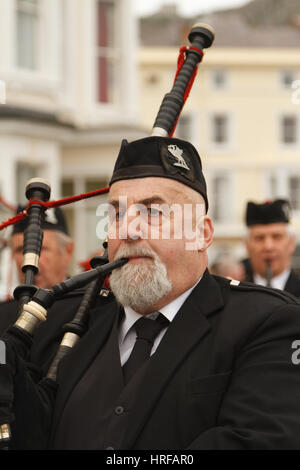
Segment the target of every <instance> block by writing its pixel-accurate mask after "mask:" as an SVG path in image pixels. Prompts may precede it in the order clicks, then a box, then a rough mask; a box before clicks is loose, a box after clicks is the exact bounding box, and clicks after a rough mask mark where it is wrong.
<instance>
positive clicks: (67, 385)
mask: <svg viewBox="0 0 300 470" xmlns="http://www.w3.org/2000/svg"><path fill="white" fill-rule="evenodd" d="M119 312H120V306H119V305H118V304H117V303H116V302H111V303H110V304H109V305H108V306H106V307H105V308H104V310H103V311H102V309H101V310H100V311H99V310H98V309H97V311H96V314H95V319H94V321H93V324H92V327H91V329H90V330H89V331H88V332H87V333H86V335H85V336H84V337H83V338H81V339H80V340H79V342H78V344H77V345H76V347H75V348H74V350H72V351H70V352H69V353H68V355H67V356H66V357H65V358H64V359H63V361H62V363H61V364H60V367H59V370H58V383H60V385H61V386H60V387H59V390H58V394H57V398H56V407H55V414H54V419H53V423H54V424H53V427H52V430H53V432H55V428H56V426H57V423H58V421H59V418H60V416H61V413H62V410H63V409H64V406H65V403H66V401H67V399H68V397H69V395H70V393H71V392H72V390H73V388H74V387H75V385H76V384H77V382H78V381H79V380H80V378H81V377H82V375H83V374H84V373H85V371H86V369H87V368H88V366H89V364H91V362H92V361H93V359H94V358H95V356H96V355H97V353H98V352H99V350H100V349H101V348H102V347H103V345H104V344H105V342H106V340H107V338H108V336H109V334H110V332H111V329H112V327H113V324H114V321H117V319H118V317H119V315H118V314H119Z"/></svg>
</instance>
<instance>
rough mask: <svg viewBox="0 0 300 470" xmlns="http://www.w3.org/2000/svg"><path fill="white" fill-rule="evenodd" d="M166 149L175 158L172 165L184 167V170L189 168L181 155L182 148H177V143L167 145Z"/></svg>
mask: <svg viewBox="0 0 300 470" xmlns="http://www.w3.org/2000/svg"><path fill="white" fill-rule="evenodd" d="M168 151H169V152H170V153H171V154H172V155H173V157H174V158H175V163H173V165H174V166H179V167H181V168H185V169H186V170H190V168H189V167H188V166H187V164H186V161H185V159H184V158H183V156H182V154H183V150H182V149H181V148H179V147H178V146H177V145H168Z"/></svg>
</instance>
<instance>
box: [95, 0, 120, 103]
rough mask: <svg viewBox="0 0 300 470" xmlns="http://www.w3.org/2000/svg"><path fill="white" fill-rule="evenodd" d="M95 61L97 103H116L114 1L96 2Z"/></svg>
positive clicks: (117, 54) (117, 62)
mask: <svg viewBox="0 0 300 470" xmlns="http://www.w3.org/2000/svg"><path fill="white" fill-rule="evenodd" d="M96 7H97V28H96V35H97V36H96V61H97V66H96V70H97V95H96V96H97V101H98V102H99V103H110V104H114V103H115V102H117V101H118V90H119V86H118V85H119V84H118V64H119V54H120V51H119V40H118V27H117V25H118V23H117V19H118V18H117V15H118V8H117V2H116V0H97V2H96Z"/></svg>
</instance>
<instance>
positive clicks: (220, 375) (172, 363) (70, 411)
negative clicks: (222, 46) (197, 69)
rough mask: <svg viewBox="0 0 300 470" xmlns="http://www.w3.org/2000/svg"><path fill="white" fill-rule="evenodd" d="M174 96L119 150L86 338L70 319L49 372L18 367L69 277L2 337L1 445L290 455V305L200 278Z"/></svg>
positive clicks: (190, 171)
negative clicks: (100, 295)
mask: <svg viewBox="0 0 300 470" xmlns="http://www.w3.org/2000/svg"><path fill="white" fill-rule="evenodd" d="M195 37H196V38H195ZM199 38H200V39H199ZM192 39H195V40H194V41H191V42H192V44H193V48H194V49H192V50H190V51H189V52H188V55H187V59H186V61H187V62H188V64H189V60H191V59H192V61H194V63H193V67H192V68H194V66H195V63H196V62H197V61H198V62H199V61H200V58H199V56H200V55H201V49H202V48H203V47H209V45H210V44H211V42H212V39H213V34H212V31H211V29H210V28H206V27H204V26H203V25H200V26H197V27H195V28H194V29H193V30H192ZM196 39H197V40H196ZM195 43H196V44H195ZM199 51H200V52H199ZM183 69H184V67H183ZM178 77H179V78H178V79H179V80H180V74H179V75H178ZM177 84H178V81H177ZM175 85H176V84H175ZM179 101H180V100H179V99H178V94H177V95H176V93H175V95H173V94H172V93H170V94H168V95H166V97H165V99H164V101H163V103H162V106H161V110H160V112H159V114H158V118H157V120H156V122H155V125H154V132H153V135H152V136H151V137H146V138H143V139H140V140H137V141H134V142H127V141H123V142H122V145H121V149H120V152H119V155H118V158H117V161H116V164H115V168H114V171H113V175H112V178H111V181H110V191H109V229H108V246H107V254H108V260H109V262H108V263H107V264H104V265H101V266H100V267H95V268H94V269H93V270H92V271H91V272H90V274H89V276H90V277H89V280H91V279H92V277H91V276H93V275H94V274H93V272H96V274H97V272H98V274H99V275H100V274H101V275H102V277H104V276H105V275H106V274H107V273H108V272H109V273H110V277H109V283H110V289H111V291H112V292H113V294H114V297H115V298H114V300H112V301H110V302H109V303H107V304H105V305H103V306H97V307H94V308H93V309H92V311H91V312H90V321H89V329H88V331H86V332H85V334H84V335H83V336H82V337H81V339H80V341H79V342H76V344H75V346H74V347H70V341H71V339H72V338H73V337H74V336H76V332H77V330H76V328H74V325H75V326H78V324H79V323H80V322H78V321H75V322H74V325H73V328H70V331H69V332H67V333H66V338H65V339H64V341H63V342H62V345H61V348H60V353H59V356H60V358H59V361H54V362H55V373H54V374H53V373H51V374H50V375H48V376H47V377H46V378H45V379H43V380H41V381H39V382H38V383H37V382H36V381H35V380H33V378H32V376H31V374H30V367H29V366H28V365H27V364H26V362H25V360H26V357H28V352H27V351H28V348H29V347H30V336H31V335H32V334H33V330H34V328H33V327H32V325H33V324H34V323H38V321H39V319H40V318H42V317H43V315H44V316H45V315H46V313H45V312H46V310H47V308H48V306H49V305H51V304H52V303H53V301H54V300H53V299H54V297H55V295H56V294H57V293H59V292H62V291H63V290H64V289H67V288H69V287H68V286H67V283H69V281H67V283H65V284H64V285H59V286H55V287H54V288H53V289H52V290H51V291H44V290H38V291H36V292H35V293H34V295H33V297H32V300H31V301H30V302H29V303H27V304H25V306H24V311H23V314H22V315H21V317H20V319H19V320H18V321H17V323H16V324H15V325H13V326H11V327H10V328H9V329H8V331H7V332H6V334H5V335H4V337H3V341H4V344H5V345H6V364H3V365H1V369H0V374H1V384H2V385H1V392H2V393H1V394H0V397H1V401H0V405H1V408H0V419H1V424H2V435H3V442H4V441H7V443H6V445H7V447H8V448H12V449H107V450H109V449H111V450H113V449H116V450H118V449H121V450H140V449H143V450H147V449H157V450H166V449H172V450H183V449H190V450H196V449H198V450H207V449H212V450H222V449H235V450H254V449H276V450H277V449H298V448H300V401H299V390H300V373H299V370H298V369H299V365H298V362H300V361H298V360H297V349H296V347H297V340H300V305H299V302H298V300H297V299H296V298H294V297H293V296H290V295H288V294H285V293H283V292H280V291H277V290H273V289H266V288H264V287H262V286H257V285H254V284H250V283H249V284H248V283H240V282H238V281H235V280H229V279H224V278H221V277H217V276H211V275H210V273H209V272H208V269H207V264H208V258H207V249H208V247H209V246H210V245H211V243H212V238H213V225H212V221H211V220H210V218H209V217H208V215H207V210H208V205H209V202H208V198H207V190H206V183H205V178H204V175H203V172H202V165H201V159H200V157H199V155H198V153H197V151H196V149H195V148H194V147H193V145H191V144H190V143H189V142H186V141H183V140H179V139H176V138H172V137H170V134H171V130H172V126H173V125H174V122H175V120H174V116H175V118H176V115H178V109H179V108H180V107H182V104H180V103H178V102H179ZM169 108H170V109H169ZM175 108H177V110H176V109H175ZM174 109H175V111H174ZM166 111H168V112H166ZM173 111H174V112H173ZM169 114H171V115H173V117H172V118H171V119H170V118H168V115H169ZM97 270H98V271H97ZM70 283H71V280H70ZM62 284H63V283H62ZM68 285H69V284H68ZM76 285H77V284H76ZM66 349H69V350H68V352H67V354H64V351H65V350H66ZM24 358H25V359H24ZM52 372H53V371H52Z"/></svg>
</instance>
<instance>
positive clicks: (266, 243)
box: [264, 237, 274, 250]
mask: <svg viewBox="0 0 300 470" xmlns="http://www.w3.org/2000/svg"><path fill="white" fill-rule="evenodd" d="M264 248H265V250H273V248H274V242H273V239H272V237H266V238H265V240H264Z"/></svg>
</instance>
